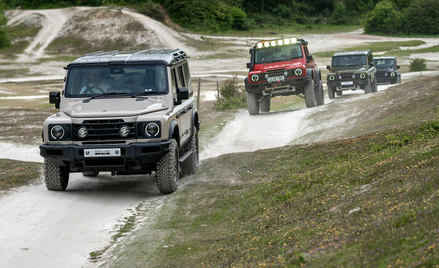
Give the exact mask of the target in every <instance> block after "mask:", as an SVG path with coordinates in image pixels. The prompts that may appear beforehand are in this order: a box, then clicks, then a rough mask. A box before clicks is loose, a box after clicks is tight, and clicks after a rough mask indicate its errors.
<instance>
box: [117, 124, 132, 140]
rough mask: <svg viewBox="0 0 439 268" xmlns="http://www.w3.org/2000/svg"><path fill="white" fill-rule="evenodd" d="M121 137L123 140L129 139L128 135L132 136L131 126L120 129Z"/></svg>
mask: <svg viewBox="0 0 439 268" xmlns="http://www.w3.org/2000/svg"><path fill="white" fill-rule="evenodd" d="M119 135H120V136H121V137H122V138H126V137H128V135H130V127H129V126H121V127H120V128H119Z"/></svg>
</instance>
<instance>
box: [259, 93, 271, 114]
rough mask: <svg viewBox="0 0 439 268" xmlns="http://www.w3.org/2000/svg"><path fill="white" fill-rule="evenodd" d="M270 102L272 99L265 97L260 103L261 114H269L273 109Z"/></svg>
mask: <svg viewBox="0 0 439 268" xmlns="http://www.w3.org/2000/svg"><path fill="white" fill-rule="evenodd" d="M270 101H271V99H270V97H268V96H266V97H263V98H262V101H261V103H259V110H261V112H269V111H270V109H271V105H270Z"/></svg>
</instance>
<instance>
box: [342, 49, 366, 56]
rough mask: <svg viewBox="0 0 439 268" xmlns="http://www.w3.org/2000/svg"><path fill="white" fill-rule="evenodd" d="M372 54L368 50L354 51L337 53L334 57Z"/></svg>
mask: <svg viewBox="0 0 439 268" xmlns="http://www.w3.org/2000/svg"><path fill="white" fill-rule="evenodd" d="M370 53H372V51H370V50H355V51H343V52H337V53H335V54H334V56H352V55H368V54H370Z"/></svg>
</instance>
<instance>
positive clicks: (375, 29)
mask: <svg viewBox="0 0 439 268" xmlns="http://www.w3.org/2000/svg"><path fill="white" fill-rule="evenodd" d="M438 1H439V0H438ZM402 21H403V16H402V14H401V13H400V12H398V11H396V10H395V9H394V7H393V4H392V3H391V2H387V1H382V2H379V3H378V4H377V5H376V6H375V8H374V9H373V10H372V11H371V12H369V13H367V15H366V20H365V23H364V31H365V32H366V33H382V34H395V33H398V32H401V31H402V30H401V29H402Z"/></svg>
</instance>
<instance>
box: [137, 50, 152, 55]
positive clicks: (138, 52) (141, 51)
mask: <svg viewBox="0 0 439 268" xmlns="http://www.w3.org/2000/svg"><path fill="white" fill-rule="evenodd" d="M148 50H149V49H145V50H140V51H137V52H136V53H133V55H135V54H140V53H143V52H146V51H148Z"/></svg>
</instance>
